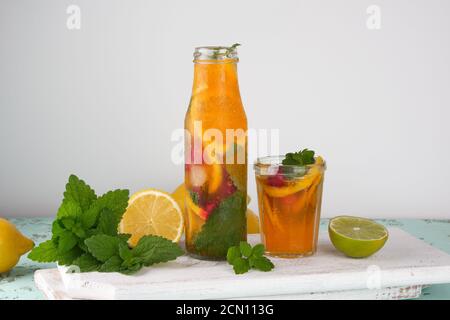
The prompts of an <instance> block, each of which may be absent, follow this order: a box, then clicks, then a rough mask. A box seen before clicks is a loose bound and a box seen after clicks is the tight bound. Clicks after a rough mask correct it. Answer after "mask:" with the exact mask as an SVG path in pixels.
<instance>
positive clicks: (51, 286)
mask: <svg viewBox="0 0 450 320" xmlns="http://www.w3.org/2000/svg"><path fill="white" fill-rule="evenodd" d="M249 241H250V242H253V243H257V242H259V235H258V236H251V237H250V239H249ZM272 261H273V262H274V264H275V266H276V267H275V269H274V270H273V271H271V272H259V271H251V272H249V273H246V274H243V275H235V274H234V273H233V270H232V268H231V266H229V265H228V264H227V263H226V262H211V261H201V260H196V259H193V258H191V257H188V256H183V257H180V258H178V259H177V260H176V261H173V262H169V263H166V264H162V265H157V266H154V267H150V268H146V269H143V270H141V271H140V272H139V273H138V274H136V275H134V276H126V275H122V274H117V273H98V272H91V273H82V274H79V273H78V274H68V273H66V272H64V271H65V270H64V268H61V269H59V270H58V269H46V270H38V271H36V273H35V282H36V285H37V287H38V288H39V289H40V290H42V292H43V293H44V294H45V295H46V296H47V297H48V298H49V299H277V298H286V299H358V298H360V299H402V298H413V297H417V296H418V295H419V294H420V291H421V288H422V286H423V285H427V284H436V283H450V255H448V254H447V253H445V252H443V251H440V250H438V249H436V248H433V247H432V246H430V245H428V244H426V243H424V242H423V241H421V240H419V239H417V238H415V237H413V236H411V235H409V234H407V233H406V232H404V231H402V230H400V229H398V228H390V229H389V240H388V241H387V243H386V245H385V247H384V248H383V249H382V250H381V251H379V252H378V253H376V254H375V255H373V256H371V257H369V258H365V259H351V258H347V257H345V256H343V255H342V254H341V253H339V252H337V251H336V250H335V249H334V247H333V246H332V244H331V243H330V241H329V239H328V234H327V232H326V231H324V232H323V233H321V234H320V236H319V248H318V253H317V254H316V255H314V256H312V257H307V258H299V259H277V258H272Z"/></svg>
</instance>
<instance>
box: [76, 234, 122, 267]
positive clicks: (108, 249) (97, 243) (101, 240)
mask: <svg viewBox="0 0 450 320" xmlns="http://www.w3.org/2000/svg"><path fill="white" fill-rule="evenodd" d="M120 242H121V239H119V238H117V237H113V236H108V235H104V234H99V235H95V236H92V237H90V238H88V239H86V240H85V241H84V243H85V244H86V246H87V247H88V250H89V252H90V253H91V254H92V255H93V256H94V257H95V258H96V259H98V260H100V261H102V262H106V261H107V260H108V259H110V258H111V257H112V256H118V255H119V243H120Z"/></svg>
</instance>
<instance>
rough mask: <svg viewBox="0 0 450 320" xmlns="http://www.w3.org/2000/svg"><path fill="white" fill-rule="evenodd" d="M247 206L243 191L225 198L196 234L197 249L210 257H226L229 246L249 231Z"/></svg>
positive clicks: (237, 241)
mask: <svg viewBox="0 0 450 320" xmlns="http://www.w3.org/2000/svg"><path fill="white" fill-rule="evenodd" d="M246 206H247V203H246V197H245V194H244V193H243V192H242V191H236V192H235V193H233V194H232V195H231V196H229V197H228V198H226V199H224V200H223V201H222V202H221V203H220V204H219V206H218V207H217V208H216V209H214V211H213V212H212V213H211V215H210V216H209V217H208V220H206V222H205V224H204V225H203V226H202V229H201V230H200V232H199V233H197V234H196V235H195V237H194V241H193V242H194V247H195V249H196V250H197V251H198V252H200V253H202V254H204V255H208V256H210V257H216V258H224V257H225V256H226V255H227V250H228V248H229V247H231V246H234V245H236V244H239V241H241V239H243V237H244V236H245V234H246V232H247V230H246V217H245V208H246Z"/></svg>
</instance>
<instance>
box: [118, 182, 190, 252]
mask: <svg viewBox="0 0 450 320" xmlns="http://www.w3.org/2000/svg"><path fill="white" fill-rule="evenodd" d="M183 225H184V221H183V213H182V211H181V209H180V207H179V206H178V204H177V202H176V201H175V200H174V199H173V198H172V197H171V196H170V195H169V194H168V193H166V192H163V191H159V190H155V189H148V190H143V191H139V192H137V193H135V194H133V195H132V196H131V198H130V200H129V201H128V208H127V210H126V211H125V213H124V215H123V217H122V221H121V222H120V224H119V232H120V233H127V234H131V238H130V240H129V244H130V245H131V246H132V247H134V246H136V245H137V243H138V241H139V239H140V238H141V237H143V236H145V235H156V236H161V237H164V238H166V239H169V240H172V241H173V242H178V241H179V240H180V238H181V234H182V233H183Z"/></svg>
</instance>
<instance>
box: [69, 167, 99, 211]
mask: <svg viewBox="0 0 450 320" xmlns="http://www.w3.org/2000/svg"><path fill="white" fill-rule="evenodd" d="M96 198H97V196H96V195H95V192H94V190H92V189H91V187H90V186H88V185H87V184H86V183H85V182H84V181H83V180H80V179H78V177H77V176H75V175H73V174H72V175H70V177H69V182H68V183H67V184H66V191H65V192H64V202H66V201H72V202H75V203H76V204H78V206H79V207H80V208H81V210H82V211H86V210H87V209H88V208H89V207H90V205H91V203H92V202H93V201H94V200H95V199H96Z"/></svg>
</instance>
